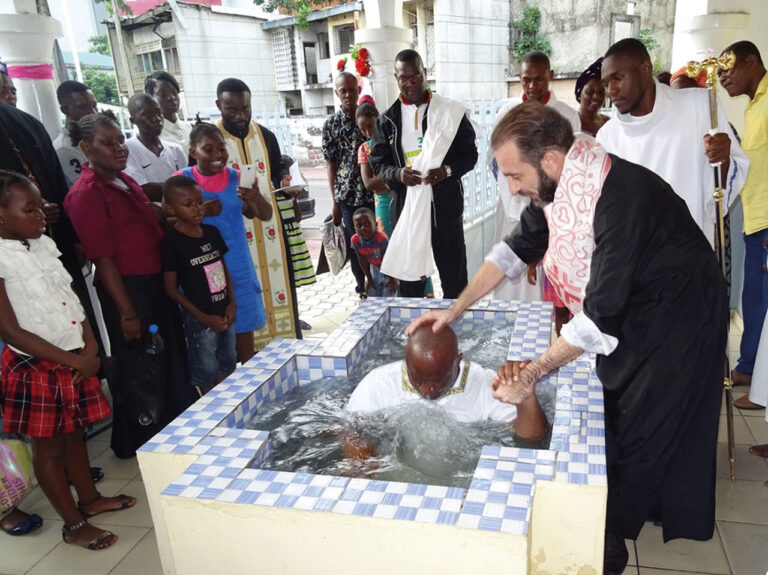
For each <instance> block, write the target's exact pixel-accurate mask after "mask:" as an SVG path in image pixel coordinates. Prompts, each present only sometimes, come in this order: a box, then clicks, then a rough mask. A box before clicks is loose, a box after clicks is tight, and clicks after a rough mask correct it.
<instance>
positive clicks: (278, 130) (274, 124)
mask: <svg viewBox="0 0 768 575" xmlns="http://www.w3.org/2000/svg"><path fill="white" fill-rule="evenodd" d="M253 119H254V120H256V122H258V123H259V124H261V125H262V126H264V127H265V128H267V129H268V130H270V131H271V132H272V133H273V134H274V135H275V137H276V138H277V143H278V144H280V151H281V152H282V153H283V154H286V155H288V156H291V157H293V137H292V135H291V124H290V122H289V121H288V117H287V116H286V114H285V110H281V109H280V108H278V107H277V106H275V109H274V110H272V112H271V113H270V112H268V111H267V110H266V108H265V109H264V110H262V112H261V115H258V116H256V117H254V118H253Z"/></svg>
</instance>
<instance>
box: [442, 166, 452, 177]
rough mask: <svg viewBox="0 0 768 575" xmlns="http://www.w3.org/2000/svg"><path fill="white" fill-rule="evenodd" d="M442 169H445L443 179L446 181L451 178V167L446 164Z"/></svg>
mask: <svg viewBox="0 0 768 575" xmlns="http://www.w3.org/2000/svg"><path fill="white" fill-rule="evenodd" d="M444 167H445V179H446V180H447V179H448V178H450V177H451V174H452V173H453V172H452V171H451V166H449V165H448V164H446V165H445V166H444Z"/></svg>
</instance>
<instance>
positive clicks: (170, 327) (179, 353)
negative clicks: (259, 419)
mask: <svg viewBox="0 0 768 575" xmlns="http://www.w3.org/2000/svg"><path fill="white" fill-rule="evenodd" d="M122 279H123V285H124V286H125V291H126V292H127V293H128V297H129V298H130V300H131V303H132V304H133V308H134V310H135V311H136V315H137V316H138V318H139V320H140V321H141V330H142V336H143V337H145V338H146V335H147V333H148V328H149V325H150V324H155V325H157V326H158V328H159V333H160V336H161V337H162V339H163V344H164V346H165V349H164V352H163V358H164V360H165V361H164V364H165V365H164V368H165V369H164V378H163V380H162V381H158V382H157V385H158V387H162V388H163V394H162V395H164V396H165V402H164V409H163V417H162V418H161V420H160V421H158V422H156V423H155V424H154V425H150V426H146V427H144V426H141V425H138V424H137V422H136V421H133V420H132V419H131V418H130V417H129V415H128V414H129V413H131V412H132V411H133V410H132V406H131V405H129V404H130V403H131V402H132V401H135V398H133V397H132V396H131V394H130V393H129V392H128V388H129V385H128V383H127V378H129V377H131V374H132V366H131V364H130V357H131V355H130V353H128V350H127V346H128V343H127V342H126V341H125V339H124V338H123V332H122V328H121V322H120V312H119V311H118V309H117V306H116V305H115V303H114V301H113V300H112V298H111V297H110V295H109V293H108V292H107V290H106V289H105V288H104V286H103V285H102V284H100V283H98V284H96V291H97V293H98V294H99V299H100V300H101V309H102V313H103V314H104V323H105V324H106V326H107V332H108V333H109V343H110V345H111V348H112V357H111V358H110V361H109V364H108V369H107V382H108V384H109V390H110V392H111V393H112V399H113V405H112V440H111V446H112V451H114V452H115V455H116V456H117V457H119V458H122V459H125V458H129V457H133V456H134V455H135V454H136V450H137V449H138V448H139V447H141V446H142V445H143V444H144V443H145V442H146V441H148V440H149V439H151V438H152V437H153V436H154V435H155V434H156V433H157V432H159V431H160V430H161V429H162V428H163V427H165V426H166V425H167V424H168V423H170V422H171V421H172V420H173V419H174V418H176V416H177V415H179V414H180V413H181V412H182V411H184V410H185V409H186V408H187V407H189V406H190V405H191V404H192V403H194V401H195V400H196V399H197V397H198V395H197V392H196V391H195V389H194V387H193V386H192V384H191V383H190V380H189V368H188V365H187V344H186V340H185V338H184V330H183V328H182V324H181V316H180V315H179V310H178V306H176V304H174V303H173V302H171V300H170V299H168V297H167V296H166V295H165V290H164V289H163V282H162V275H161V274H156V275H124V276H122ZM143 341H145V342H146V340H143Z"/></svg>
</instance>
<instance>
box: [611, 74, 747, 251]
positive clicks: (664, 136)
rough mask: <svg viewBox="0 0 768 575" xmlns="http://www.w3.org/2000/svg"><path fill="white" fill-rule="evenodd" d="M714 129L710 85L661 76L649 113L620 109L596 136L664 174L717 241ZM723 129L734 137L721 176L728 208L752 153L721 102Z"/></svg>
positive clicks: (613, 151)
mask: <svg viewBox="0 0 768 575" xmlns="http://www.w3.org/2000/svg"><path fill="white" fill-rule="evenodd" d="M709 130H710V117H709V94H708V93H707V90H703V89H701V88H689V89H685V90H675V89H673V88H670V87H669V86H665V85H662V84H659V83H658V82H657V83H656V99H655V101H654V104H653V110H652V111H651V112H650V113H649V114H646V115H645V116H639V117H635V116H632V115H630V114H620V113H618V112H616V113H615V114H614V116H613V118H611V119H610V120H609V121H608V122H606V123H605V125H604V126H603V127H602V128H601V129H600V131H598V132H597V136H596V138H597V141H598V142H600V143H601V144H602V145H603V146H604V147H605V149H606V150H607V151H608V152H609V153H611V154H616V155H617V156H619V157H621V158H623V159H625V160H629V161H630V162H634V163H635V164H639V165H641V166H643V167H645V168H648V169H649V170H651V171H653V172H655V173H656V174H658V175H659V176H661V177H662V178H663V179H664V180H665V181H666V182H667V183H668V184H669V185H670V186H672V189H673V190H674V191H675V193H676V194H677V195H678V196H680V197H681V198H682V199H683V200H685V203H686V204H687V205H688V210H689V211H690V212H691V216H693V219H694V220H695V221H696V223H697V224H698V225H699V227H700V228H701V229H702V231H703V232H704V235H705V236H706V237H707V239H708V240H709V243H710V244H712V245H714V224H715V201H714V199H713V197H712V194H713V192H714V189H715V185H714V176H713V170H712V167H711V166H710V164H709V161H708V160H707V156H706V154H705V153H704V136H705V135H706V134H707V133H708V132H709ZM718 130H719V131H720V132H724V133H726V134H728V137H729V138H730V139H731V161H730V166H729V169H728V175H727V177H726V178H725V181H724V182H722V187H723V193H724V197H723V210H724V212H726V211H727V209H728V206H730V205H731V203H732V202H733V201H734V200H735V199H736V196H737V195H738V194H739V193H740V192H741V188H742V187H743V186H744V182H745V181H746V177H747V170H748V169H749V159H748V158H747V155H746V154H745V153H744V150H742V149H741V146H739V142H738V140H737V139H736V137H735V135H734V134H733V131H732V130H731V127H730V125H729V124H728V118H727V117H726V115H725V111H724V110H723V108H722V106H720V105H718Z"/></svg>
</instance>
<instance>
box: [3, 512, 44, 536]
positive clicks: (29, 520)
mask: <svg viewBox="0 0 768 575" xmlns="http://www.w3.org/2000/svg"><path fill="white" fill-rule="evenodd" d="M42 525H43V518H42V517H40V516H39V515H38V514H37V513H32V514H31V515H27V516H26V517H25V518H24V519H22V520H21V521H18V522H17V523H16V525H14V526H13V527H11V528H10V529H6V528H5V527H2V526H0V529H2V530H3V531H5V532H6V533H7V534H8V535H13V536H14V537H18V536H20V535H27V534H28V533H32V532H33V531H37V530H38V529H40V527H41V526H42Z"/></svg>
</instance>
